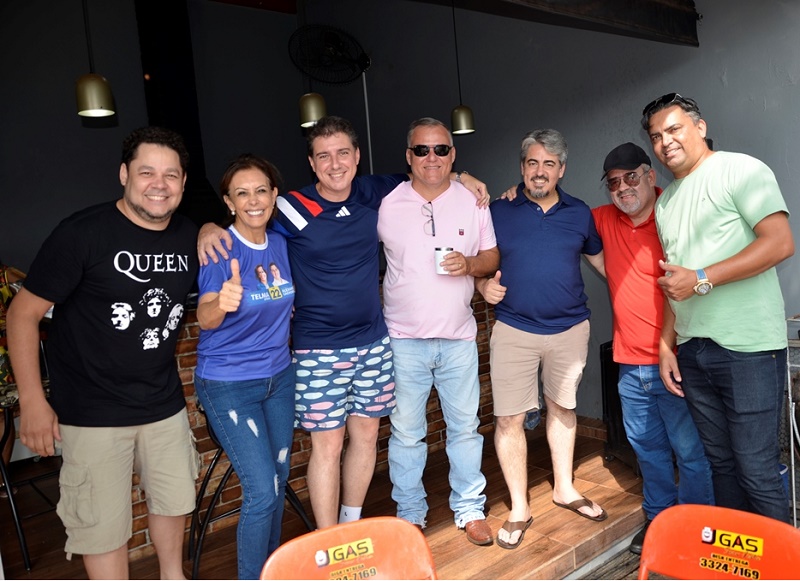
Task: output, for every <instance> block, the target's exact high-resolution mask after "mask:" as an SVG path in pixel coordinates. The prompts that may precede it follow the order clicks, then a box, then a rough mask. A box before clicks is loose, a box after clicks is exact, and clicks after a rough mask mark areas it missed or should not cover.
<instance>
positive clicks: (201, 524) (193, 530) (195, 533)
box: [189, 406, 316, 579]
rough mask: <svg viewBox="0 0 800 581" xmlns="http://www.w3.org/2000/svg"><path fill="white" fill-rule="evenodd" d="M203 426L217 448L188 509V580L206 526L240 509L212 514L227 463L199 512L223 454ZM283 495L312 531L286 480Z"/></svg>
mask: <svg viewBox="0 0 800 581" xmlns="http://www.w3.org/2000/svg"><path fill="white" fill-rule="evenodd" d="M198 409H199V410H200V411H201V412H203V414H204V415H205V411H204V410H203V408H202V407H201V406H198ZM206 428H208V435H209V437H210V438H211V441H212V442H213V443H214V445H215V446H216V447H217V451H216V452H215V453H214V457H213V458H212V459H211V463H210V464H209V465H208V470H207V471H206V475H205V476H204V477H203V481H202V482H201V483H200V489H199V490H198V491H197V498H196V500H195V509H194V511H193V512H192V522H191V525H190V527H189V560H191V561H192V579H197V575H198V572H199V571H200V557H201V556H202V554H203V543H204V542H205V538H206V533H207V532H208V527H209V525H210V524H211V523H213V522H216V521H218V520H219V519H222V518H226V517H229V516H232V515H234V514H237V513H239V512H240V511H241V510H242V509H241V507H240V506H237V507H236V508H232V509H231V510H228V511H226V512H224V513H222V514H218V515H214V507H215V506H217V503H218V502H219V499H220V497H221V496H222V491H223V490H224V489H225V486H226V485H227V484H228V479H229V478H230V477H231V474H232V473H233V464H229V465H228V469H227V470H226V471H225V474H223V475H222V479H221V480H220V481H219V485H218V486H217V489H216V490H215V491H214V495H213V496H212V497H211V502H210V503H209V505H208V507H207V508H206V509H205V513H203V515H202V516H201V512H203V511H202V508H201V504H202V502H203V497H204V496H205V494H206V489H207V488H208V483H209V482H210V481H211V477H212V475H213V473H214V469H215V468H216V467H217V463H218V462H219V459H220V457H221V456H222V454H223V453H224V450H223V449H222V445H221V444H220V443H219V440H218V439H217V435H216V434H215V433H214V430H213V428H212V427H211V425H210V424H209V423H208V422H206ZM284 496H285V498H286V500H287V501H288V502H289V504H290V505H291V506H292V508H293V509H294V511H295V512H296V513H297V515H298V516H299V517H300V518H301V519H302V521H303V524H305V525H306V528H307V529H308V530H309V531H313V530H315V529H316V526H314V523H313V522H311V519H309V518H308V514H307V513H306V510H305V508H303V503H301V502H300V499H299V498H298V497H297V493H296V492H295V491H294V490H292V487H291V486H290V485H289V483H288V482H287V483H286V491H285V494H284Z"/></svg>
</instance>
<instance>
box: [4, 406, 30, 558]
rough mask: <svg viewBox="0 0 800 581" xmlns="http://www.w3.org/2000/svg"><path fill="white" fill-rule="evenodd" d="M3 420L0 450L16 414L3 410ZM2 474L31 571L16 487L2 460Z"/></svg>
mask: <svg viewBox="0 0 800 581" xmlns="http://www.w3.org/2000/svg"><path fill="white" fill-rule="evenodd" d="M3 418H4V419H5V429H4V430H3V437H2V438H0V450H2V449H3V448H4V447H5V445H6V442H8V439H9V438H10V437H11V429H10V427H9V426H10V424H9V422H13V421H14V413H13V411H12V409H11V408H10V407H8V408H4V409H3ZM0 473H2V476H3V482H4V483H5V485H6V492H8V504H9V505H11V518H13V519H14V526H15V527H16V529H17V539H19V548H20V551H21V552H22V562H23V563H24V564H25V569H26V570H27V571H30V570H31V557H30V555H29V554H28V543H27V542H25V533H24V532H23V531H22V519H21V517H20V514H19V511H18V510H17V503H16V501H15V500H14V485H13V484H12V482H11V479H10V478H9V475H8V470H7V468H6V463H5V462H3V460H2V458H0Z"/></svg>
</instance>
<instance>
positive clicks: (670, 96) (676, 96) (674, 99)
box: [642, 93, 700, 117]
mask: <svg viewBox="0 0 800 581" xmlns="http://www.w3.org/2000/svg"><path fill="white" fill-rule="evenodd" d="M673 103H678V104H679V105H680V106H681V108H682V109H683V110H684V111H686V112H691V111H697V112H698V113H700V108H699V107H698V106H697V102H696V101H695V100H694V99H689V98H687V97H683V96H682V95H681V94H680V93H667V94H666V95H661V96H660V97H659V98H658V99H656V100H655V101H651V102H650V103H648V104H647V106H646V107H645V108H644V109H642V117H648V116H649V115H650V114H651V113H652V112H653V111H655V110H656V109H658V110H660V109H663V108H665V107H666V106H667V105H672V104H673Z"/></svg>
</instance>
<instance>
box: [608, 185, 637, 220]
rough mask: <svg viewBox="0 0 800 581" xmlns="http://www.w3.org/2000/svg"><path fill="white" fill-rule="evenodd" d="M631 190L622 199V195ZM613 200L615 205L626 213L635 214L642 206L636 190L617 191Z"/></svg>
mask: <svg viewBox="0 0 800 581" xmlns="http://www.w3.org/2000/svg"><path fill="white" fill-rule="evenodd" d="M631 192H633V193H632V195H631V196H630V197H627V198H625V199H622V198H621V197H622V196H627V195H628V194H630V193H631ZM615 197H616V199H615V200H614V201H615V202H616V205H617V207H618V208H619V209H620V210H622V211H623V212H625V213H626V214H635V213H636V212H638V211H639V210H640V209H641V207H642V200H641V199H640V198H639V195H638V192H637V191H636V190H632V189H629V190H625V191H624V192H619V193H618V194H617V195H616V196H615Z"/></svg>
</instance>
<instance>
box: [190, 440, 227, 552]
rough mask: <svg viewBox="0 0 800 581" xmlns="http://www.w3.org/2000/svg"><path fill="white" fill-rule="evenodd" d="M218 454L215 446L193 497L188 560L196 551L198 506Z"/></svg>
mask: <svg viewBox="0 0 800 581" xmlns="http://www.w3.org/2000/svg"><path fill="white" fill-rule="evenodd" d="M220 456H222V448H217V451H216V453H215V454H214V457H213V458H212V459H211V463H210V464H209V465H208V470H206V475H205V476H203V482H201V483H200V489H199V490H198V491H197V498H196V499H195V505H194V511H193V512H192V522H191V525H190V526H189V560H192V559H194V556H195V554H196V552H197V550H196V546H197V538H196V535H197V533H198V530H197V528H198V526H199V525H200V508H201V503H202V502H203V497H204V496H205V495H206V489H207V488H208V483H209V482H210V481H211V476H212V475H213V474H214V469H215V468H216V467H217V463H218V462H219V459H220Z"/></svg>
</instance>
